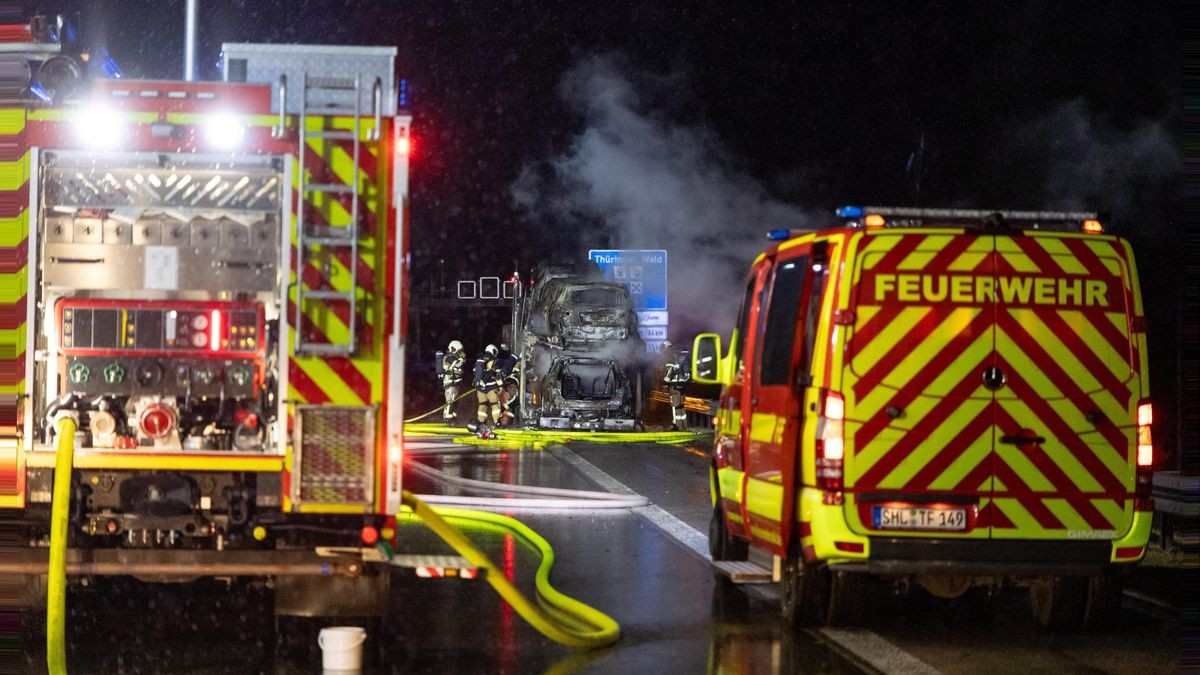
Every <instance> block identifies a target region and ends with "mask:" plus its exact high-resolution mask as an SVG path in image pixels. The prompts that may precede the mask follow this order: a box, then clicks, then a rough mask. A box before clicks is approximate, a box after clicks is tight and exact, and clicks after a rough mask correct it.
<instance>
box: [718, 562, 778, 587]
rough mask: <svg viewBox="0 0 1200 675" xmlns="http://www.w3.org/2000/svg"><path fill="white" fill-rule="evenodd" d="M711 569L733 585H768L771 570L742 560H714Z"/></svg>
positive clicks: (770, 581)
mask: <svg viewBox="0 0 1200 675" xmlns="http://www.w3.org/2000/svg"><path fill="white" fill-rule="evenodd" d="M713 568H715V569H716V570H717V571H718V572H720V573H721V574H724V575H725V576H727V577H729V580H730V581H732V582H733V583H735V584H769V583H772V582H773V580H772V578H771V570H769V569H767V568H765V567H760V566H758V565H755V564H754V563H752V562H746V561H744V560H714V561H713Z"/></svg>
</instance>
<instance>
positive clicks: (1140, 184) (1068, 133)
mask: <svg viewBox="0 0 1200 675" xmlns="http://www.w3.org/2000/svg"><path fill="white" fill-rule="evenodd" d="M1001 153H1002V154H1004V155H1006V156H1007V159H1008V161H1009V162H1011V163H1012V164H1013V166H1011V167H1010V168H1011V169H1013V170H1017V171H1021V172H1022V173H1025V174H1027V175H1029V176H1041V177H1042V185H1041V189H1042V192H1043V194H1042V202H1041V204H1039V206H1040V207H1045V208H1053V209H1072V210H1077V209H1086V210H1099V211H1104V212H1109V213H1111V214H1112V215H1113V216H1114V217H1115V218H1116V219H1117V220H1118V221H1123V220H1127V219H1133V220H1134V221H1141V222H1143V223H1144V222H1146V221H1154V220H1158V219H1160V218H1161V215H1162V214H1157V213H1156V214H1153V215H1154V216H1155V217H1154V218H1147V217H1146V216H1147V215H1148V214H1146V213H1145V208H1146V206H1152V204H1146V203H1143V202H1146V201H1148V200H1147V199H1146V197H1148V196H1149V194H1148V193H1150V192H1152V191H1155V190H1159V189H1161V186H1163V185H1169V184H1170V183H1171V182H1172V181H1174V180H1177V178H1178V177H1179V176H1180V175H1181V172H1182V169H1183V158H1182V154H1181V152H1180V149H1179V147H1178V145H1177V141H1176V140H1175V137H1174V135H1173V134H1172V133H1171V132H1170V131H1168V129H1167V128H1166V127H1165V126H1164V125H1163V124H1162V123H1161V122H1159V121H1155V120H1143V121H1140V122H1138V123H1134V124H1126V125H1118V124H1116V123H1115V122H1114V121H1113V120H1112V119H1110V118H1109V117H1108V116H1106V115H1103V114H1099V113H1096V112H1094V111H1093V110H1091V109H1090V108H1089V106H1088V105H1087V104H1086V103H1085V102H1084V101H1082V100H1074V101H1070V102H1067V103H1063V104H1062V105H1060V106H1058V107H1056V108H1055V109H1053V110H1051V111H1050V112H1049V113H1048V114H1046V115H1044V116H1041V117H1039V118H1037V119H1035V120H1032V121H1029V122H1026V123H1025V124H1023V125H1021V126H1020V127H1018V128H1017V129H1016V131H1015V132H1014V133H1012V134H1011V136H1010V138H1009V142H1008V143H1007V144H1006V145H1005V146H1004V147H1003V148H1002V149H1001ZM1014 159H1015V160H1016V161H1013V160H1014ZM1149 201H1151V202H1152V201H1153V198H1151V199H1150V200H1149Z"/></svg>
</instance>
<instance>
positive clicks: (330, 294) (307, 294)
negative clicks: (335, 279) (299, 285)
mask: <svg viewBox="0 0 1200 675" xmlns="http://www.w3.org/2000/svg"><path fill="white" fill-rule="evenodd" d="M302 297H304V298H305V299H306V300H308V299H312V300H343V301H345V302H350V300H351V299H353V298H354V294H353V293H347V292H345V291H304V294H303V296H302Z"/></svg>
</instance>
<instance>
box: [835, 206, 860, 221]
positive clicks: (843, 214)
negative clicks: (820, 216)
mask: <svg viewBox="0 0 1200 675" xmlns="http://www.w3.org/2000/svg"><path fill="white" fill-rule="evenodd" d="M862 214H863V210H862V207H861V206H843V207H841V208H839V209H838V210H837V215H838V218H862Z"/></svg>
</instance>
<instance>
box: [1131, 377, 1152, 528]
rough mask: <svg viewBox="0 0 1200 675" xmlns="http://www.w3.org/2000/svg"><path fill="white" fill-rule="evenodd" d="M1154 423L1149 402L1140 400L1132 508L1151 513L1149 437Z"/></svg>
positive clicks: (1150, 442)
mask: <svg viewBox="0 0 1200 675" xmlns="http://www.w3.org/2000/svg"><path fill="white" fill-rule="evenodd" d="M1153 423H1154V407H1153V406H1152V405H1151V404H1150V401H1147V400H1142V401H1139V402H1138V407H1137V478H1136V480H1137V485H1136V486H1135V488H1134V496H1135V499H1134V508H1135V509H1136V510H1138V511H1151V510H1153V509H1154V502H1153V501H1152V500H1151V499H1150V493H1151V491H1152V490H1153V482H1154V470H1153V469H1154V443H1153V440H1152V439H1151V437H1150V425H1151V424H1153Z"/></svg>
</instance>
